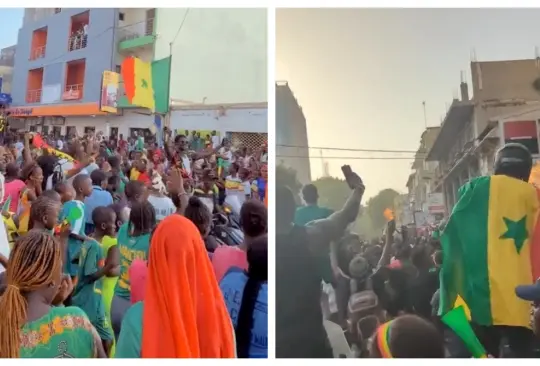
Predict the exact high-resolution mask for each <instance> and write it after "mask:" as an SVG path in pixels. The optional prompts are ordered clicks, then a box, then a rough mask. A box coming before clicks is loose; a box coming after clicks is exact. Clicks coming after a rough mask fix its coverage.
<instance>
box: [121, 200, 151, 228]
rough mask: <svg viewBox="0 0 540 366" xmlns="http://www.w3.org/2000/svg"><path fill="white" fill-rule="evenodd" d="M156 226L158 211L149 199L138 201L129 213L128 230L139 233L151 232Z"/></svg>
mask: <svg viewBox="0 0 540 366" xmlns="http://www.w3.org/2000/svg"><path fill="white" fill-rule="evenodd" d="M155 226H156V211H155V210H154V206H152V204H151V203H150V202H148V201H144V202H136V203H134V204H133V206H132V207H131V213H130V214H129V224H128V232H130V233H133V232H135V231H137V232H138V234H139V235H144V234H149V233H151V232H152V230H153V229H154V227H155Z"/></svg>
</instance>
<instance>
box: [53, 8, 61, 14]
mask: <svg viewBox="0 0 540 366" xmlns="http://www.w3.org/2000/svg"><path fill="white" fill-rule="evenodd" d="M60 12H62V8H54V13H55V14H58V13H60Z"/></svg>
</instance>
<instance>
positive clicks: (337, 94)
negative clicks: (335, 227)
mask: <svg viewBox="0 0 540 366" xmlns="http://www.w3.org/2000/svg"><path fill="white" fill-rule="evenodd" d="M538 19H540V9H335V10H334V9H309V10H307V9H306V10H303V9H280V10H277V13H276V57H277V63H276V78H277V80H288V81H289V85H290V87H291V88H292V90H293V92H294V93H295V95H296V97H297V99H298V101H299V103H300V105H301V106H302V108H303V110H304V114H305V116H306V119H307V124H308V139H309V144H310V145H311V146H325V147H326V146H332V147H345V148H364V149H387V150H416V149H417V148H418V146H419V143H420V135H421V133H422V131H423V129H424V114H423V109H422V101H423V100H425V101H426V109H427V120H428V126H436V125H439V124H440V121H441V116H442V115H444V113H445V111H446V104H447V103H448V104H449V103H450V102H451V101H452V97H453V96H454V95H457V91H458V90H459V82H460V71H462V70H465V71H466V74H467V79H468V81H469V87H470V61H471V50H472V49H475V52H476V57H477V59H478V61H489V60H510V59H523V58H534V57H535V51H534V50H535V46H539V47H540V22H538ZM470 89H471V88H470ZM311 154H312V155H319V151H318V150H312V151H311ZM324 155H326V156H378V157H380V156H389V157H396V156H402V157H405V156H412V154H396V153H389V154H381V153H359V152H338V151H324ZM327 161H328V162H329V165H330V173H331V174H332V175H334V176H338V175H341V171H340V166H341V165H342V164H343V163H347V164H350V165H351V166H352V167H353V169H354V170H356V171H357V172H358V173H359V174H360V175H361V176H362V177H363V178H364V182H365V184H366V186H367V191H366V196H368V197H369V196H373V195H375V194H376V193H377V192H378V191H379V190H381V189H383V188H388V187H390V188H394V189H396V190H398V191H400V192H405V191H406V187H405V183H406V181H407V177H408V175H409V173H410V171H411V170H410V166H411V163H412V160H327ZM311 172H312V176H313V178H316V177H319V176H320V175H321V173H322V164H321V161H320V159H312V160H311Z"/></svg>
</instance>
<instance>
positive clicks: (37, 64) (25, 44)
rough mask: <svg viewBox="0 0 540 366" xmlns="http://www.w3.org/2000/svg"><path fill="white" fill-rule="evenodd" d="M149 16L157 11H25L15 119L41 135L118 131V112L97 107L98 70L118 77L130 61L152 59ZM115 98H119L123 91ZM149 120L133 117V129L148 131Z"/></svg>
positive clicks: (17, 67)
mask: <svg viewBox="0 0 540 366" xmlns="http://www.w3.org/2000/svg"><path fill="white" fill-rule="evenodd" d="M154 16H155V9H122V8H48V9H25V15H24V20H23V26H22V28H21V29H20V30H19V35H18V42H17V46H16V54H15V62H14V71H13V85H15V86H16V87H14V88H13V90H12V100H13V103H12V108H11V112H12V116H13V117H17V118H20V119H24V120H26V122H27V127H28V128H29V129H31V130H36V131H40V132H45V133H47V132H49V131H50V130H51V128H50V126H53V128H52V129H53V130H54V131H55V132H58V133H66V131H67V130H73V129H75V130H76V131H77V133H79V134H81V133H83V132H86V131H88V130H90V129H92V130H96V129H105V128H107V129H108V130H112V132H111V131H107V132H110V133H113V132H114V131H116V133H118V130H119V127H116V125H120V124H121V122H122V118H121V117H123V113H119V115H116V114H109V113H106V112H102V111H101V108H100V100H101V95H102V78H103V72H104V71H106V70H109V71H115V72H120V65H121V63H122V60H123V59H124V57H127V56H135V57H140V58H142V59H143V60H145V61H151V60H152V57H153V51H152V47H153V43H154V40H155V32H154ZM118 93H119V99H120V100H121V99H122V95H123V91H122V86H121V85H120V88H119V91H118ZM123 99H125V98H123ZM120 104H121V103H120V101H119V107H126V108H127V107H130V105H129V103H127V102H126V103H124V105H123V106H122V105H120ZM75 117H76V118H75ZM146 117H147V118H144V119H143V120H141V119H140V118H134V121H139V120H141V121H140V123H138V122H134V123H135V125H144V126H145V127H148V126H150V124H151V117H150V116H146ZM111 125H113V126H115V127H110V126H111ZM64 126H65V127H64ZM105 126H107V127H105ZM126 132H127V130H126V131H124V133H126Z"/></svg>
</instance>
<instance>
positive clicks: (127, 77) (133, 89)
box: [121, 57, 155, 112]
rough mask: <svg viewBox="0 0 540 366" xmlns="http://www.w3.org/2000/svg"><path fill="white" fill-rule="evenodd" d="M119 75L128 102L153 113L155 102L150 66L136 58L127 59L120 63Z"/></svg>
mask: <svg viewBox="0 0 540 366" xmlns="http://www.w3.org/2000/svg"><path fill="white" fill-rule="evenodd" d="M121 73H122V78H123V79H124V90H125V92H126V97H127V100H128V102H129V103H131V104H133V105H134V106H138V107H143V108H148V109H150V110H151V111H152V112H153V111H154V109H155V100H154V86H153V84H152V65H151V64H150V63H148V62H143V61H141V60H140V59H138V58H135V57H128V58H126V59H125V60H124V61H123V62H122V67H121Z"/></svg>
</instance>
